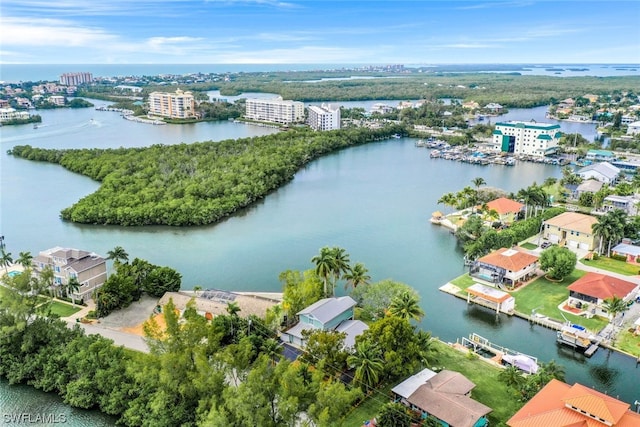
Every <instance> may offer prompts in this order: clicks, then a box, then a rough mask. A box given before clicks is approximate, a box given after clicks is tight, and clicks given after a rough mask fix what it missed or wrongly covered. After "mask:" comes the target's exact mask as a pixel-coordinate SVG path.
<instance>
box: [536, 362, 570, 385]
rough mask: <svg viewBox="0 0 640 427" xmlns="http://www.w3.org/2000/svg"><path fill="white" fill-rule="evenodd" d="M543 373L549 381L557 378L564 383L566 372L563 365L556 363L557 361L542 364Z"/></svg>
mask: <svg viewBox="0 0 640 427" xmlns="http://www.w3.org/2000/svg"><path fill="white" fill-rule="evenodd" d="M540 368H542V373H543V374H544V375H545V376H547V377H548V381H550V380H551V379H552V378H555V379H556V380H558V381H564V378H565V372H564V368H563V367H562V365H559V364H557V363H556V361H555V360H551V361H550V362H549V363H541V364H540Z"/></svg>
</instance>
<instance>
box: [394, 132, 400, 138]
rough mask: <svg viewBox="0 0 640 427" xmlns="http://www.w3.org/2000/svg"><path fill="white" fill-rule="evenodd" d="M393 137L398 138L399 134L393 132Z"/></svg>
mask: <svg viewBox="0 0 640 427" xmlns="http://www.w3.org/2000/svg"><path fill="white" fill-rule="evenodd" d="M392 136H393V137H394V138H395V139H400V134H399V133H394V134H393V135H392Z"/></svg>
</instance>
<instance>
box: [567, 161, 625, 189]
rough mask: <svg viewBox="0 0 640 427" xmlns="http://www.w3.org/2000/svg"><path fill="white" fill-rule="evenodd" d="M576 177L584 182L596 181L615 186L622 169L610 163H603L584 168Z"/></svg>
mask: <svg viewBox="0 0 640 427" xmlns="http://www.w3.org/2000/svg"><path fill="white" fill-rule="evenodd" d="M576 175H579V176H580V177H581V178H582V179H584V180H587V179H595V180H598V181H600V182H603V183H605V184H613V183H615V182H616V180H617V179H618V176H620V169H619V168H617V167H615V166H613V165H612V164H611V163H609V162H601V163H595V164H592V165H589V166H585V167H583V168H582V169H580V170H578V171H577V172H576Z"/></svg>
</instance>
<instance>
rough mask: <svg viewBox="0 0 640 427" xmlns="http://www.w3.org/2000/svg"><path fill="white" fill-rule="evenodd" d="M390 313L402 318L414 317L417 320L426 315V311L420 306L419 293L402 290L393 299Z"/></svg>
mask: <svg viewBox="0 0 640 427" xmlns="http://www.w3.org/2000/svg"><path fill="white" fill-rule="evenodd" d="M389 313H390V314H391V315H392V316H396V317H399V318H401V319H405V320H411V319H414V320H416V321H419V320H420V319H422V317H423V316H424V311H423V310H422V308H420V304H419V303H418V297H417V295H415V294H413V293H411V292H408V291H405V292H402V293H401V294H400V295H396V296H395V297H393V298H392V299H391V305H390V306H389Z"/></svg>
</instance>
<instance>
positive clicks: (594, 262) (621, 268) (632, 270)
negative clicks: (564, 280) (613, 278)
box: [579, 256, 640, 276]
mask: <svg viewBox="0 0 640 427" xmlns="http://www.w3.org/2000/svg"><path fill="white" fill-rule="evenodd" d="M579 262H581V263H582V264H584V265H588V266H590V267H595V268H601V269H603V270H607V271H611V272H614V273H619V274H624V275H625V276H635V275H637V274H639V273H640V266H639V265H635V264H629V263H628V262H626V261H620V260H618V259H614V258H609V257H604V256H599V257H594V259H586V258H583V259H581V260H580V261H579Z"/></svg>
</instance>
